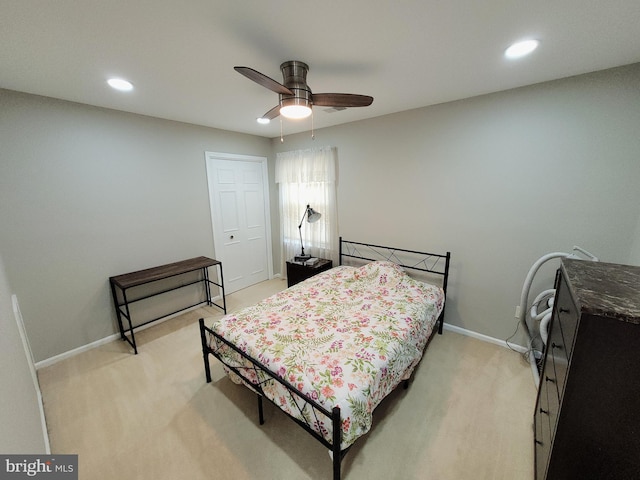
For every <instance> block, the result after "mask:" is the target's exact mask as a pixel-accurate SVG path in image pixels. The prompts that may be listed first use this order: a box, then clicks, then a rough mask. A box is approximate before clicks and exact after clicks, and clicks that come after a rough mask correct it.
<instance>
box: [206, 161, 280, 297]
mask: <svg viewBox="0 0 640 480" xmlns="http://www.w3.org/2000/svg"><path fill="white" fill-rule="evenodd" d="M233 157H240V158H233V159H228V158H226V155H224V154H212V153H209V152H208V153H207V177H208V183H209V197H210V206H211V218H212V225H213V237H214V246H215V251H216V257H217V259H218V260H220V261H221V262H222V265H223V268H224V277H225V289H226V291H227V292H228V293H231V292H234V291H236V290H240V289H242V288H245V287H248V286H249V285H253V284H255V283H258V282H261V281H264V280H267V279H269V278H270V276H271V275H270V268H269V265H270V264H271V247H270V236H271V235H270V230H269V219H268V211H269V208H268V194H265V191H267V192H268V190H267V189H266V186H265V179H266V175H265V170H266V163H265V162H266V159H263V158H261V157H246V156H233ZM247 158H248V159H252V160H245V159H247ZM255 159H258V160H260V161H256V160H255Z"/></svg>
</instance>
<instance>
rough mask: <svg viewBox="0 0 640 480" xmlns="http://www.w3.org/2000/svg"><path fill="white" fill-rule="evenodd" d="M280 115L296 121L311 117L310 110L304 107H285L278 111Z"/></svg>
mask: <svg viewBox="0 0 640 480" xmlns="http://www.w3.org/2000/svg"><path fill="white" fill-rule="evenodd" d="M280 115H282V116H283V117H285V118H289V119H292V120H297V119H300V118H307V117H308V116H309V115H311V109H310V108H309V107H307V106H306V105H287V106H286V107H282V108H281V109H280Z"/></svg>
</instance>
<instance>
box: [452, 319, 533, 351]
mask: <svg viewBox="0 0 640 480" xmlns="http://www.w3.org/2000/svg"><path fill="white" fill-rule="evenodd" d="M444 329H445V330H449V331H451V332H455V333H460V334H462V335H466V336H468V337H472V338H477V339H478V340H482V341H483V342H487V343H493V344H494V345H498V346H500V347H504V348H510V349H511V350H515V351H516V352H518V353H526V351H527V349H526V348H525V347H523V346H522V345H517V344H515V343H509V345H507V342H506V341H504V340H500V339H498V338H494V337H490V336H488V335H483V334H482V333H477V332H474V331H472V330H467V329H466V328H462V327H457V326H455V325H451V324H449V323H445V324H444Z"/></svg>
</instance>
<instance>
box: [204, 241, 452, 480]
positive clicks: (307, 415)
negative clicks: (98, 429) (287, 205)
mask: <svg viewBox="0 0 640 480" xmlns="http://www.w3.org/2000/svg"><path fill="white" fill-rule="evenodd" d="M404 254H409V255H417V256H419V257H420V256H421V258H419V259H418V261H417V262H416V263H413V264H411V265H409V264H407V262H406V261H404V260H401V258H400V255H404ZM365 255H366V256H365ZM372 257H373V258H372ZM343 258H353V259H357V260H364V261H375V260H388V261H392V262H394V263H396V264H398V265H400V266H401V267H403V268H408V269H412V270H418V271H422V272H427V273H430V274H435V275H442V276H443V281H442V289H443V291H444V293H445V299H446V293H447V282H448V277H449V264H450V260H451V253H450V252H447V253H446V254H445V255H440V254H434V253H426V252H418V251H414V250H404V249H400V248H393V247H383V246H380V245H373V244H366V243H360V242H352V241H347V240H343V239H342V237H340V257H339V263H340V265H342V264H343ZM443 261H444V266H443V265H442V263H443ZM444 306H446V301H445V305H444ZM444 306H443V309H442V312H441V313H440V316H439V317H438V324H439V325H438V334H442V326H443V322H444ZM199 323H200V338H201V342H202V355H203V360H204V369H205V376H206V379H207V383H211V367H210V365H209V354H211V355H213V356H214V357H216V358H217V359H218V360H220V361H221V362H222V363H223V364H224V365H225V366H226V367H227V368H228V369H229V370H231V371H232V372H233V373H235V374H236V375H237V376H238V377H240V379H242V381H243V383H244V384H245V385H246V386H247V387H249V388H250V389H252V390H253V391H254V392H255V393H256V394H257V397H258V417H259V421H260V425H262V424H264V415H263V408H262V397H266V398H267V400H269V401H270V402H271V403H273V404H274V405H276V404H275V402H273V401H272V400H271V399H270V398H269V397H268V396H266V395H265V393H264V391H263V385H265V384H267V383H268V382H274V381H275V382H278V383H280V384H281V385H283V386H284V387H285V388H286V390H287V392H288V394H289V397H290V399H291V400H293V403H294V404H295V405H296V406H297V408H298V409H299V413H300V414H301V417H303V418H304V420H301V419H299V418H297V417H294V416H293V415H291V414H289V413H288V412H285V411H284V410H283V412H284V413H285V414H286V415H287V416H288V417H289V418H291V419H292V420H293V421H294V422H296V423H297V424H298V425H300V426H301V427H302V428H304V429H305V430H306V431H307V432H309V433H310V434H311V435H312V436H313V437H314V438H315V439H316V440H318V441H319V442H320V443H322V444H323V445H324V446H325V447H327V448H328V449H329V451H330V452H331V456H332V461H333V480H340V476H341V472H340V469H341V464H342V459H343V458H344V456H345V455H346V454H347V452H348V451H349V449H350V448H351V445H350V446H349V447H347V448H345V449H341V443H342V433H341V432H342V422H341V418H340V407H334V408H333V409H332V410H328V409H327V408H325V407H324V406H322V405H320V404H319V403H318V402H316V401H315V400H313V399H311V398H309V397H307V396H306V395H305V394H304V393H302V392H300V391H299V390H298V389H296V387H295V386H293V385H292V384H291V383H289V382H288V381H287V380H285V379H283V378H281V377H279V376H278V375H277V374H276V373H274V372H272V371H271V370H270V369H269V368H268V367H267V366H265V365H264V364H263V363H261V362H260V361H259V360H256V359H255V358H252V357H251V356H249V355H247V354H246V353H245V352H243V351H241V350H240V349H239V348H238V347H237V346H235V345H234V344H233V343H231V342H229V341H228V340H226V339H224V338H223V337H221V336H220V335H218V334H217V333H216V332H214V331H213V330H211V329H210V328H209V327H207V326H206V325H205V324H204V318H201V319H200V320H199ZM435 331H436V330H435V329H434V330H433V332H432V333H431V336H430V337H429V339H428V341H427V345H428V344H429V343H430V342H431V339H432V338H433V337H434V336H435ZM208 339H209V340H208ZM427 345H425V349H426V348H427ZM226 347H229V348H231V349H232V350H234V351H235V352H237V353H238V354H239V355H241V356H242V357H243V358H244V359H246V360H248V362H249V363H250V365H251V366H247V365H245V364H243V365H230V364H229V363H227V362H225V360H224V359H223V358H221V354H220V353H219V350H220V349H221V348H226ZM251 374H253V377H254V378H253V379H252V378H251V377H252V375H251ZM407 387H408V380H406V381H405V382H404V388H407ZM300 402H302V406H300ZM276 406H278V405H276ZM321 419H326V420H328V421H329V422H330V423H331V425H332V436H331V438H326V437H325V436H323V435H321V434H320V433H318V432H317V431H316V430H315V429H314V428H313V425H314V423H320V420H321Z"/></svg>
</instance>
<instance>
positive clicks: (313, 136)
mask: <svg viewBox="0 0 640 480" xmlns="http://www.w3.org/2000/svg"><path fill="white" fill-rule="evenodd" d="M315 139H316V134H315V133H314V131H313V110H311V140H315Z"/></svg>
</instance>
